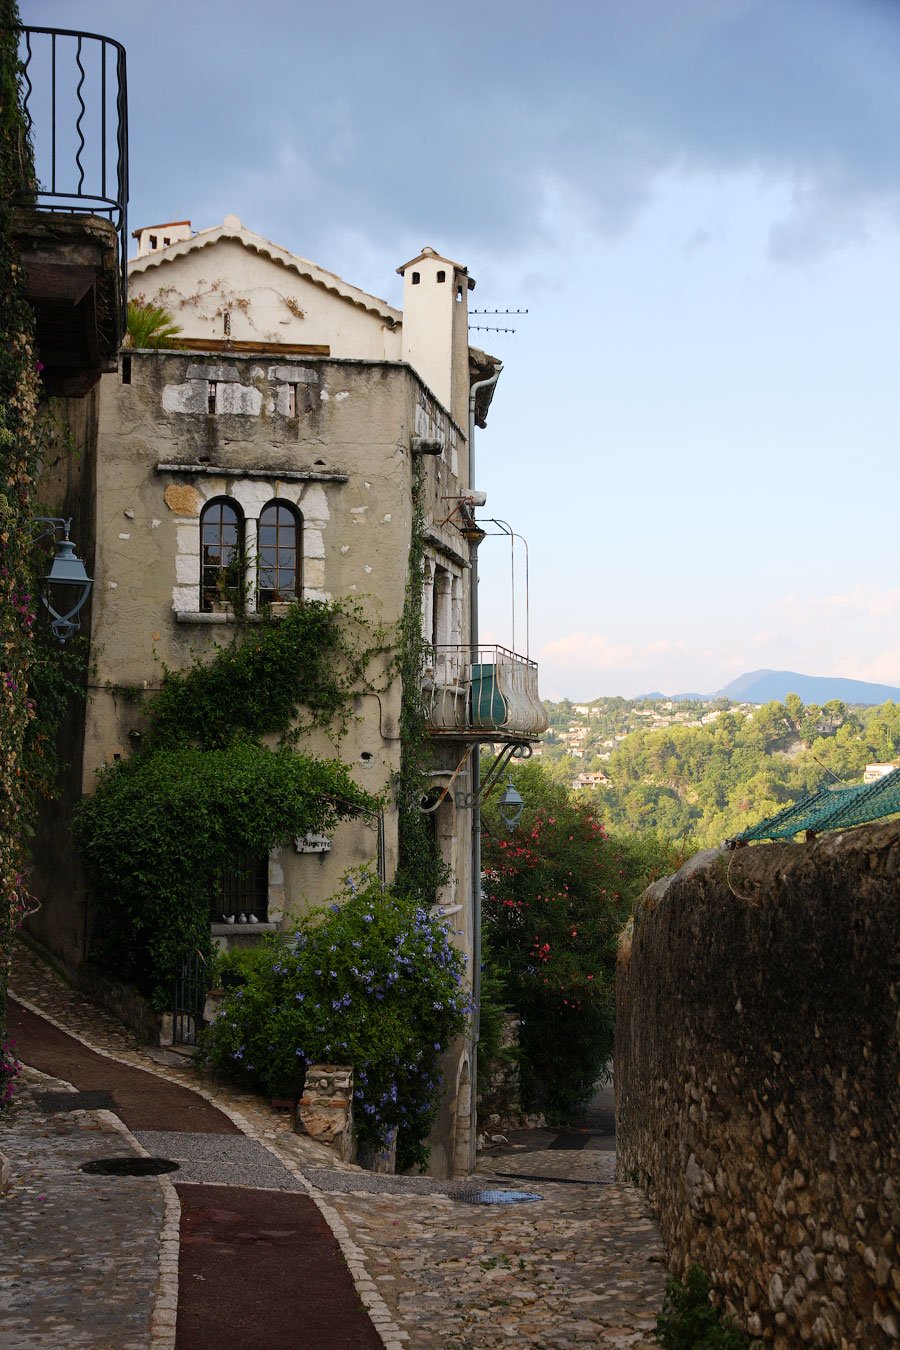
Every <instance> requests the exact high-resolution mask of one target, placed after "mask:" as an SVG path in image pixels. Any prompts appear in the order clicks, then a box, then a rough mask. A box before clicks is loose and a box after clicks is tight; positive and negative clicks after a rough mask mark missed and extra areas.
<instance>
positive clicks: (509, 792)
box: [497, 778, 525, 834]
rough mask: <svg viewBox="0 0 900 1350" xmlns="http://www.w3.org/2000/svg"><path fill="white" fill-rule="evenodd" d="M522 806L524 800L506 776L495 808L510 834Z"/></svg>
mask: <svg viewBox="0 0 900 1350" xmlns="http://www.w3.org/2000/svg"><path fill="white" fill-rule="evenodd" d="M524 806H525V802H524V800H523V799H522V796H521V794H520V793H519V792H517V791H516V789H515V787H514V786H513V780H512V779H511V778H507V780H506V787H505V788H504V789H503V795H502V796H501V798H500V801H499V802H498V803H497V809H498V810H499V812H500V819H501V820H502V821H503V823H504V825H505V826H506V828H507V829H508V830H509V832H510V834H512V832H513V830H514V829H515V828H516V825H517V824H518V821H519V816H520V815H521V814H522V810H523V808H524Z"/></svg>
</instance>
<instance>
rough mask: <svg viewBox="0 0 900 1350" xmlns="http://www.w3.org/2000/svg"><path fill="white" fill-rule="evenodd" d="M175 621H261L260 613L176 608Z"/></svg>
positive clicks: (211, 622) (210, 622) (218, 622)
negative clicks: (225, 612)
mask: <svg viewBox="0 0 900 1350" xmlns="http://www.w3.org/2000/svg"><path fill="white" fill-rule="evenodd" d="M174 613H175V622H176V623H195V624H223V623H262V615H261V614H207V613H205V612H204V613H201V612H200V611H199V610H183V609H176V610H175V611H174Z"/></svg>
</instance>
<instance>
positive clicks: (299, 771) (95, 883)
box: [76, 743, 376, 1009]
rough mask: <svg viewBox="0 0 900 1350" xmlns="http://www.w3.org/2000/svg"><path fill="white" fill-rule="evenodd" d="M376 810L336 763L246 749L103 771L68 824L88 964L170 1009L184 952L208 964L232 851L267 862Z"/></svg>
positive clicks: (141, 760) (176, 754) (175, 753)
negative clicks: (282, 848)
mask: <svg viewBox="0 0 900 1350" xmlns="http://www.w3.org/2000/svg"><path fill="white" fill-rule="evenodd" d="M375 807H376V803H375V801H374V799H373V798H371V797H370V796H369V795H368V794H367V793H365V792H363V791H362V790H361V789H360V788H358V787H357V786H356V785H355V784H354V782H353V781H352V779H351V778H350V775H349V772H348V770H347V769H346V767H345V766H344V765H343V764H340V763H338V762H337V761H336V760H317V759H311V758H308V757H306V756H300V755H296V754H294V753H293V752H292V751H291V750H289V749H281V750H277V751H273V750H269V749H266V748H265V747H263V746H259V745H251V744H248V743H243V744H236V745H233V746H230V747H228V748H227V749H224V750H198V749H195V748H188V749H181V750H159V751H157V752H156V753H154V754H151V755H145V756H139V757H137V758H135V759H132V760H130V761H128V762H126V763H121V764H117V765H115V766H114V767H112V768H109V769H107V770H106V771H105V772H104V773H103V774H102V775H101V777H100V782H99V785H98V787H97V791H96V793H95V794H94V796H93V797H88V798H86V799H85V800H84V801H83V802H82V803H81V804H80V806H79V808H78V812H77V817H76V828H77V832H78V837H79V841H80V843H81V847H82V853H83V857H84V864H85V871H86V874H87V878H88V883H89V886H90V890H91V894H92V896H93V899H94V901H95V902H96V905H97V918H96V925H95V939H94V948H93V955H94V957H95V959H97V960H98V961H99V962H100V963H101V964H102V965H103V966H104V967H105V968H106V969H107V970H109V971H110V973H111V974H115V975H116V976H117V977H119V978H122V979H127V980H133V981H134V982H135V983H136V984H137V986H138V988H140V989H141V990H142V991H143V992H144V993H146V994H147V995H148V996H149V997H150V999H151V1000H152V1002H153V1004H154V1006H155V1007H157V1008H160V1009H164V1008H167V1007H169V1006H170V1001H171V981H172V978H173V974H174V971H175V970H176V969H177V966H178V964H179V962H180V961H181V960H182V958H183V957H184V955H185V953H186V952H189V951H191V950H197V951H199V952H201V953H202V954H203V956H204V957H206V958H208V957H209V955H210V934H209V901H210V894H211V892H212V889H213V885H214V883H215V879H216V876H217V873H218V872H219V870H220V869H221V868H222V866H223V865H224V864H225V863H226V862H227V860H228V858H229V857H230V855H231V854H232V853H233V851H234V850H235V849H239V848H246V849H249V850H251V851H252V852H254V853H257V854H259V853H264V852H267V851H268V850H269V849H271V848H274V847H275V846H276V845H279V844H285V843H287V842H288V840H290V839H291V838H292V837H293V836H294V835H296V834H305V833H306V832H307V831H310V830H314V831H323V832H328V831H330V830H331V829H333V827H334V824H335V822H336V821H337V820H338V819H339V818H341V817H346V816H353V815H358V814H360V813H362V812H366V811H371V810H374V809H375Z"/></svg>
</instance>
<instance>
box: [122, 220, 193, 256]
mask: <svg viewBox="0 0 900 1350" xmlns="http://www.w3.org/2000/svg"><path fill="white" fill-rule="evenodd" d="M131 237H132V238H133V239H136V240H137V241H138V247H137V256H138V257H139V258H145V257H146V256H147V254H148V253H156V252H157V251H158V250H159V249H163V248H168V247H169V245H170V244H180V243H181V242H182V241H183V240H185V239H190V237H191V222H190V221H189V220H170V221H168V222H167V223H166V224H164V225H142V226H141V227H140V229H137V230H132V232H131Z"/></svg>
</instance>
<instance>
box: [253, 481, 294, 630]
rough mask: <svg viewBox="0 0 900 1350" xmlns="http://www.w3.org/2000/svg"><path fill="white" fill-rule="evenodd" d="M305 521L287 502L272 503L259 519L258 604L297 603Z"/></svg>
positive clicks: (264, 509) (261, 513) (264, 508)
mask: <svg viewBox="0 0 900 1350" xmlns="http://www.w3.org/2000/svg"><path fill="white" fill-rule="evenodd" d="M302 529H303V518H302V516H301V515H300V513H299V512H298V511H297V510H296V509H295V508H294V507H293V506H291V505H290V504H289V503H288V502H269V504H268V506H264V507H263V509H262V511H261V512H260V516H259V526H258V532H257V550H258V554H259V580H258V585H259V603H260V604H261V605H269V604H273V603H275V602H277V601H280V600H296V599H298V598H299V596H300V594H301V591H302V551H301V547H300V545H301V538H302Z"/></svg>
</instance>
